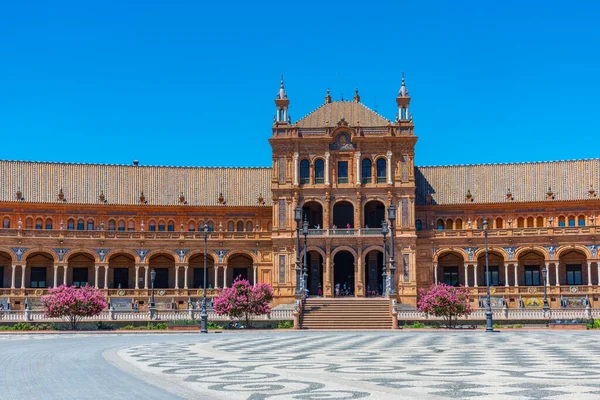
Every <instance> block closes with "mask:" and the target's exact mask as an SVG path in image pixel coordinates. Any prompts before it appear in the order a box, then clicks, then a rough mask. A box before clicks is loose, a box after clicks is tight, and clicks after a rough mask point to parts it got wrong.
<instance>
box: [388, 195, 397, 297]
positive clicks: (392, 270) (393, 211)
mask: <svg viewBox="0 0 600 400" xmlns="http://www.w3.org/2000/svg"><path fill="white" fill-rule="evenodd" d="M388 219H389V220H390V283H389V286H390V291H389V294H396V280H395V278H394V273H395V272H396V266H395V261H394V224H395V221H396V206H395V205H393V204H390V206H389V207H388Z"/></svg>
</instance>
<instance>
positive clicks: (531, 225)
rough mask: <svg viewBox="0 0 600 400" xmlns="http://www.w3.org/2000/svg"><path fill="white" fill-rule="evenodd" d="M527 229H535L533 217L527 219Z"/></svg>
mask: <svg viewBox="0 0 600 400" xmlns="http://www.w3.org/2000/svg"><path fill="white" fill-rule="evenodd" d="M527 227H528V228H533V217H527Z"/></svg>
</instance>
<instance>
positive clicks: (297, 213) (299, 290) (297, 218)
mask: <svg viewBox="0 0 600 400" xmlns="http://www.w3.org/2000/svg"><path fill="white" fill-rule="evenodd" d="M294 221H296V296H298V295H302V285H301V280H302V271H301V270H300V222H301V221H302V207H300V206H299V205H298V206H296V208H295V209H294Z"/></svg>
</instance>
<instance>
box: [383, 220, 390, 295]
mask: <svg viewBox="0 0 600 400" xmlns="http://www.w3.org/2000/svg"><path fill="white" fill-rule="evenodd" d="M389 232H390V231H389V229H388V223H387V221H381V234H382V235H383V272H382V274H381V275H382V276H383V286H382V289H383V290H382V293H381V294H385V295H386V296H387V295H388V294H389V289H388V286H387V282H388V280H387V271H386V264H387V239H386V235H387V234H388V233H389Z"/></svg>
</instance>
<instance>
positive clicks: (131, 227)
mask: <svg viewBox="0 0 600 400" xmlns="http://www.w3.org/2000/svg"><path fill="white" fill-rule="evenodd" d="M127 230H128V231H129V232H133V231H134V230H135V221H134V220H132V219H130V220H129V222H128V223H127Z"/></svg>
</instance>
